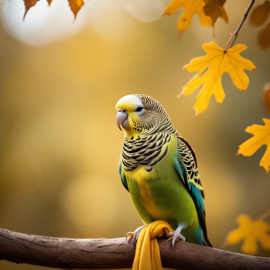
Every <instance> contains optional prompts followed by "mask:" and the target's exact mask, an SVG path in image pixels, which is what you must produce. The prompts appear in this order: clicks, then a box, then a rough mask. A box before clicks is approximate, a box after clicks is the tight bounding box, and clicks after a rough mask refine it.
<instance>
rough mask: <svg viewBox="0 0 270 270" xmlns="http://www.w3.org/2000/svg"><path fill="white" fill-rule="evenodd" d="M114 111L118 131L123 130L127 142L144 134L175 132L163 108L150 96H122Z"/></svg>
mask: <svg viewBox="0 0 270 270" xmlns="http://www.w3.org/2000/svg"><path fill="white" fill-rule="evenodd" d="M116 110H117V116H116V124H117V126H118V127H119V129H120V130H122V128H123V130H124V132H125V135H126V137H127V139H128V140H130V139H131V140H132V139H136V138H137V137H138V136H139V135H140V134H142V133H145V132H148V133H151V134H152V133H154V132H157V131H162V130H167V131H171V132H174V131H175V130H174V128H173V125H172V123H171V121H170V118H169V116H168V115H167V113H166V111H165V110H164V108H163V106H162V105H161V104H160V103H159V102H158V101H157V100H155V99H153V98H151V97H150V96H147V95H140V94H134V95H128V96H124V97H122V98H121V99H120V100H119V101H118V102H117V104H116Z"/></svg>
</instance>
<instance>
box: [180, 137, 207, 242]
mask: <svg viewBox="0 0 270 270" xmlns="http://www.w3.org/2000/svg"><path fill="white" fill-rule="evenodd" d="M177 149H178V157H177V164H176V169H177V171H178V173H179V175H180V177H181V179H182V181H183V183H184V185H185V187H186V188H187V190H188V192H189V194H190V195H191V197H192V199H193V201H194V204H195V206H196V210H197V213H198V217H199V221H200V225H201V228H202V230H203V232H204V238H205V241H206V243H207V245H209V246H212V245H211V243H210V242H209V240H208V238H207V230H206V224H205V210H204V202H203V198H204V193H203V186H202V183H201V180H200V176H199V173H198V165H197V159H196V156H195V153H194V151H193V149H192V148H191V146H190V145H189V144H188V142H187V141H186V140H185V139H184V138H183V137H181V135H180V134H178V135H177Z"/></svg>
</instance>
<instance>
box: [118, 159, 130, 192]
mask: <svg viewBox="0 0 270 270" xmlns="http://www.w3.org/2000/svg"><path fill="white" fill-rule="evenodd" d="M118 172H119V175H120V178H121V181H122V184H123V186H124V187H125V188H126V190H127V191H129V190H128V185H127V180H126V177H125V175H124V174H123V173H122V162H121V158H120V162H119V167H118Z"/></svg>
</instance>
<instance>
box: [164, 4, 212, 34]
mask: <svg viewBox="0 0 270 270" xmlns="http://www.w3.org/2000/svg"><path fill="white" fill-rule="evenodd" d="M204 5H205V3H204V1H203V0H173V1H172V2H171V3H170V4H169V5H168V6H167V8H166V9H165V11H164V14H163V15H165V14H166V15H171V14H173V13H174V12H175V11H177V10H178V9H180V8H185V11H184V12H183V14H182V16H181V17H180V18H179V20H178V22H177V28H178V31H179V33H180V34H181V33H182V32H184V31H185V30H187V29H188V27H189V25H190V22H191V19H192V17H193V15H194V14H195V13H197V14H198V16H199V18H200V22H201V25H202V27H206V26H213V23H212V20H211V18H210V17H209V16H206V15H205V14H204V10H203V7H204Z"/></svg>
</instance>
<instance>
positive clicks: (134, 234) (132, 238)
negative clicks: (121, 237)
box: [126, 225, 146, 246]
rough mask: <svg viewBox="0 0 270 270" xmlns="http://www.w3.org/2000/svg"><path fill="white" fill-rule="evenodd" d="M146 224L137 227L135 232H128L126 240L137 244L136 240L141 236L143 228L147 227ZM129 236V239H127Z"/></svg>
mask: <svg viewBox="0 0 270 270" xmlns="http://www.w3.org/2000/svg"><path fill="white" fill-rule="evenodd" d="M145 226H146V225H143V226H141V227H139V228H137V229H136V230H135V231H134V232H128V233H127V234H126V241H127V242H128V243H131V244H133V245H134V246H136V242H137V241H138V238H139V234H140V232H141V230H142V229H143V228H144V227H145ZM128 237H129V239H127V238H128Z"/></svg>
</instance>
